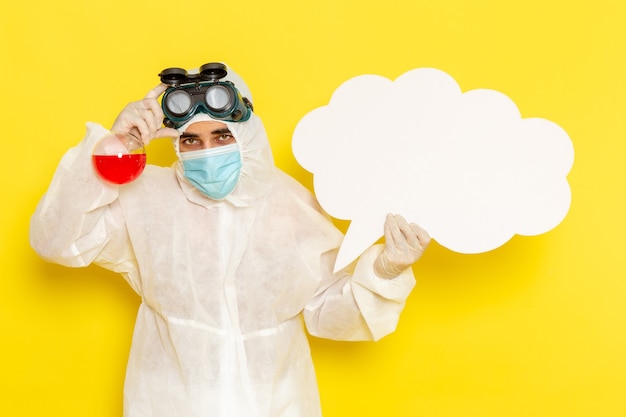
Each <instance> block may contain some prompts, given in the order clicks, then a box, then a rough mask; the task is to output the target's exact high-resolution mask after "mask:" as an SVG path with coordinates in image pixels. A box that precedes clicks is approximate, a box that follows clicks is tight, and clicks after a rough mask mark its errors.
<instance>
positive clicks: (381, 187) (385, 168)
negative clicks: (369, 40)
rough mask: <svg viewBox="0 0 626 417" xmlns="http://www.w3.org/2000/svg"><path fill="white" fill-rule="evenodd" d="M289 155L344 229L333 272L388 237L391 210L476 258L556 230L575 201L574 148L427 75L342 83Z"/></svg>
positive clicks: (554, 128) (485, 93)
mask: <svg viewBox="0 0 626 417" xmlns="http://www.w3.org/2000/svg"><path fill="white" fill-rule="evenodd" d="M292 147H293V152H294V155H295V157H296V159H297V161H298V162H299V163H300V165H302V167H303V168H304V169H306V170H308V171H309V172H311V173H313V175H314V178H313V181H314V190H315V194H316V196H317V198H318V200H319V202H320V204H321V205H322V207H323V208H324V210H326V211H327V212H328V213H329V214H330V215H331V216H333V217H335V218H338V219H345V220H351V223H350V226H349V228H348V230H347V233H346V236H345V238H344V241H343V243H342V245H341V248H340V250H339V254H338V257H337V261H336V264H335V269H336V270H338V269H340V268H342V267H344V266H346V265H347V264H349V263H350V262H352V261H353V260H354V259H356V258H357V257H358V256H359V255H360V254H361V253H362V252H363V251H364V250H365V249H367V247H369V246H370V245H371V244H373V243H374V242H376V241H377V240H378V239H379V238H380V237H381V236H382V235H383V223H384V221H385V216H386V214H387V213H398V214H401V215H403V216H404V217H405V218H406V219H407V220H408V221H410V222H415V223H417V224H419V225H421V226H422V227H424V228H425V229H426V230H427V231H428V232H429V233H430V235H431V236H432V237H433V239H435V240H436V241H437V242H438V243H439V244H441V245H442V246H445V247H447V248H448V249H451V250H453V251H455V252H460V253H468V254H471V253H481V252H487V251H490V250H493V249H495V248H497V247H499V246H501V245H503V244H504V243H506V242H507V241H509V240H510V239H511V238H512V237H513V236H514V235H515V234H519V235H524V236H533V235H538V234H541V233H545V232H547V231H549V230H551V229H552V228H554V227H555V226H557V225H558V224H559V223H560V222H561V221H562V220H563V218H564V217H565V215H566V214H567V211H568V210H569V206H570V202H571V192H570V187H569V184H568V182H567V175H568V173H569V171H570V169H571V167H572V164H573V161H574V149H573V146H572V142H571V140H570V138H569V136H568V135H567V133H566V132H565V131H564V130H563V129H562V128H561V127H559V126H558V125H557V124H555V123H553V122H550V121H548V120H546V119H541V118H526V119H522V117H521V115H520V112H519V110H518V108H517V106H516V105H515V103H514V102H513V101H512V100H510V99H509V98H508V97H507V96H506V95H504V94H502V93H500V92H498V91H495V90H488V89H477V90H471V91H467V92H462V91H461V89H460V87H459V85H458V84H457V83H456V81H455V80H454V79H453V78H452V77H451V76H450V75H448V74H446V73H445V72H443V71H440V70H437V69H433V68H418V69H414V70H411V71H409V72H407V73H405V74H403V75H402V76H400V77H399V78H397V79H396V80H395V81H391V80H389V79H387V78H385V77H381V76H378V75H361V76H358V77H355V78H352V79H350V80H348V81H346V82H345V83H343V84H342V85H341V86H339V88H338V89H337V90H336V91H335V92H334V93H333V95H332V97H331V99H330V102H329V104H328V105H326V106H323V107H320V108H317V109H315V110H313V111H311V112H310V113H308V114H306V115H305V116H304V117H303V118H302V119H301V120H300V121H299V123H298V125H297V126H296V129H295V131H294V134H293V140H292Z"/></svg>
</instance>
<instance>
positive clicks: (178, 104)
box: [165, 90, 191, 116]
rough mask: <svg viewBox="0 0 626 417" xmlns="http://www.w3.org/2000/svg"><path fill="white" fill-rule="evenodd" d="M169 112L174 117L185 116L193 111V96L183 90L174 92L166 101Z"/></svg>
mask: <svg viewBox="0 0 626 417" xmlns="http://www.w3.org/2000/svg"><path fill="white" fill-rule="evenodd" d="M165 106H166V107H167V110H168V111H169V112H170V113H171V114H172V115H174V116H183V115H185V114H186V113H187V112H188V111H189V110H191V96H190V95H189V94H188V93H187V92H186V91H183V90H176V91H173V92H172V93H171V94H170V95H168V97H167V100H166V101H165Z"/></svg>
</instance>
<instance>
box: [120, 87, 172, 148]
mask: <svg viewBox="0 0 626 417" xmlns="http://www.w3.org/2000/svg"><path fill="white" fill-rule="evenodd" d="M166 89H167V84H159V85H158V86H156V87H155V88H153V89H152V90H150V91H149V92H148V94H146V96H145V97H144V98H143V99H142V100H139V101H134V102H132V103H129V104H128V105H127V106H126V107H124V109H123V110H122V111H121V112H120V114H119V115H118V116H117V119H115V122H114V123H113V126H112V127H111V131H112V132H124V133H130V134H132V135H134V136H136V137H138V138H140V139H141V141H142V142H143V143H144V145H147V144H148V143H150V141H151V140H152V139H156V138H163V137H171V138H177V137H179V136H180V132H178V131H177V130H176V129H172V128H169V127H162V125H163V110H161V106H160V105H159V102H158V101H157V98H159V96H160V95H161V94H163V92H164V91H165V90H166Z"/></svg>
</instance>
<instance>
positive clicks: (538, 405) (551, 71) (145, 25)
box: [0, 0, 626, 417]
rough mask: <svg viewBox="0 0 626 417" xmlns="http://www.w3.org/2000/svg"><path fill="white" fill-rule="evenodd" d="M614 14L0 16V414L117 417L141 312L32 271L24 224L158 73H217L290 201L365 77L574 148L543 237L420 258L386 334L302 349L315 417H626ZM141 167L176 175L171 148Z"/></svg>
mask: <svg viewBox="0 0 626 417" xmlns="http://www.w3.org/2000/svg"><path fill="white" fill-rule="evenodd" d="M625 5H626V2H624V1H623V0H596V1H586V2H583V1H571V0H554V1H550V0H526V1H519V2H515V1H502V0H482V1H481V0H448V1H446V0H404V1H394V0H389V1H384V2H372V1H367V0H362V1H357V0H316V1H313V0H300V1H292V0H281V1H258V0H239V1H235V2H208V1H195V0H189V1H186V2H172V1H164V0H150V1H148V0H137V1H128V0H124V1H121V0H109V1H95V0H91V1H81V0H72V1H68V0H60V1H52V2H51V1H47V0H46V1H44V0H33V1H29V2H11V4H10V6H9V8H8V9H7V7H6V6H5V7H4V8H3V11H2V13H1V14H0V35H1V39H0V59H1V62H0V64H1V65H0V83H1V87H0V88H1V90H2V92H1V94H0V122H1V130H2V138H1V140H2V144H3V147H2V149H3V152H2V163H0V179H1V180H0V181H1V184H2V189H1V194H2V204H1V208H0V213H1V223H0V231H1V232H0V233H1V236H2V238H1V240H0V256H1V259H0V262H1V267H2V272H1V273H2V277H1V281H0V282H1V288H0V337H1V339H0V349H1V352H0V361H1V363H0V365H1V367H0V369H1V373H2V377H1V378H0V397H1V398H0V399H1V401H0V414H1V415H5V416H63V417H70V416H80V417H84V416H90V417H98V416H107V417H110V416H119V415H121V403H122V386H123V380H124V369H125V362H126V357H127V354H128V349H129V345H130V337H131V332H132V327H133V322H134V315H135V311H136V308H137V306H138V299H137V297H136V296H135V295H134V294H133V293H132V292H131V290H130V288H129V287H127V285H126V284H125V283H124V282H123V280H122V279H121V278H119V277H117V276H115V275H113V274H110V273H108V272H106V271H103V270H101V269H99V268H97V267H89V268H87V269H83V270H73V269H68V268H63V267H60V266H56V265H51V264H47V263H45V262H43V261H41V260H40V259H39V258H38V257H37V256H36V254H35V253H34V252H33V251H32V250H31V249H30V247H29V244H28V222H29V217H30V215H31V213H32V212H33V210H34V208H35V205H36V203H37V201H38V199H39V198H40V197H41V195H42V194H43V193H44V191H45V189H46V187H47V184H48V183H49V181H50V178H51V176H52V173H53V171H54V168H55V166H56V164H57V162H58V160H59V158H60V157H61V155H62V154H63V153H64V152H65V150H66V149H67V148H69V147H70V146H73V145H74V144H75V143H77V142H78V141H79V140H80V139H81V138H82V135H83V133H84V129H85V128H84V123H85V122H86V121H88V120H92V121H97V122H100V123H102V124H104V125H105V126H110V124H111V123H112V121H113V119H114V118H115V116H116V114H117V113H118V111H119V110H120V109H121V108H122V107H123V106H124V105H125V104H126V103H127V102H129V101H134V100H136V99H138V98H141V97H142V96H143V94H144V93H145V92H146V91H147V90H149V89H150V88H152V87H153V86H154V85H155V84H156V83H157V82H158V78H157V76H156V74H157V73H158V72H159V71H160V70H161V69H163V68H165V67H168V66H182V67H186V68H191V67H197V66H199V65H201V64H203V63H205V62H207V61H213V60H222V61H225V62H228V63H229V64H230V65H231V66H232V67H233V68H235V69H236V70H237V72H239V73H240V74H241V75H242V76H243V77H244V78H245V79H246V81H247V82H248V84H249V85H250V87H251V89H252V91H253V95H254V101H255V107H256V111H257V113H258V114H260V115H261V117H262V118H263V119H264V121H265V124H266V128H267V130H268V133H269V136H270V139H271V142H272V146H273V149H274V152H275V157H276V161H277V164H278V165H279V166H280V167H281V168H283V169H284V170H286V171H287V172H288V173H290V174H292V175H293V176H295V177H296V178H297V179H299V180H300V181H301V182H302V183H304V184H305V185H306V186H307V187H310V186H311V177H310V174H309V173H307V172H306V171H304V170H303V169H302V168H300V167H299V166H298V164H297V163H296V161H295V159H294V158H293V156H292V154H291V149H290V140H291V134H292V132H293V129H294V127H295V125H296V123H297V122H298V120H299V119H300V118H301V117H302V116H303V115H304V114H305V113H306V112H308V111H310V110H312V109H313V108H315V107H318V106H321V105H323V104H325V103H327V101H328V99H329V98H330V95H331V93H332V92H333V91H334V90H335V89H336V88H337V87H338V86H339V85H340V84H341V83H342V82H343V81H345V80H347V79H349V78H351V77H354V76H357V75H360V74H364V73H376V74H380V75H384V76H387V77H389V78H395V77H397V76H399V75H400V74H402V73H404V72H405V71H407V70H410V69H413V68H417V67H435V68H438V69H441V70H443V71H446V72H447V73H449V74H450V75H452V76H453V77H454V78H455V79H456V80H457V81H458V83H459V84H460V85H461V87H462V89H463V90H469V89H474V88H490V89H495V90H499V91H501V92H503V93H505V94H507V95H508V96H509V97H510V98H511V99H512V100H513V101H515V103H517V105H518V106H519V108H520V110H521V112H522V114H523V116H524V117H542V118H546V119H549V120H552V121H554V122H555V123H557V124H559V125H560V126H561V127H563V128H564V129H565V130H566V131H567V132H568V134H569V135H570V137H571V139H572V141H573V143H574V147H575V152H576V157H575V163H574V167H573V169H572V171H571V173H570V175H569V181H570V184H571V187H572V192H573V201H572V206H571V209H570V212H569V214H568V216H567V217H566V218H565V220H564V221H563V222H562V223H561V224H560V225H559V226H558V227H556V228H555V229H554V230H552V231H550V232H549V233H546V234H544V235H541V236H536V237H515V238H514V239H513V240H512V241H510V242H509V243H508V244H506V245H505V246H503V247H501V248H499V249H497V250H495V251H492V252H489V253H485V254H481V255H460V254H456V253H453V252H451V251H449V250H447V249H445V248H443V247H441V246H439V245H437V244H436V243H434V244H433V245H432V246H431V248H430V249H429V251H428V252H427V254H426V256H425V257H424V258H423V260H421V261H420V262H419V263H418V264H417V265H416V266H415V267H414V270H415V273H416V275H418V277H419V282H418V285H417V287H416V289H415V291H414V292H413V293H412V295H411V296H410V298H409V300H408V304H407V308H406V310H405V313H404V315H403V317H402V320H401V322H400V325H399V327H398V331H397V332H396V333H394V334H392V335H390V336H389V337H387V338H385V339H383V340H382V341H380V342H379V343H338V342H330V341H320V340H313V341H312V345H313V355H314V359H315V361H316V364H317V369H318V373H319V383H320V390H321V396H322V403H323V409H324V412H325V416H326V417H339V416H342V417H343V416H380V415H385V416H424V417H444V416H445V417H451V416H454V417H474V416H476V417H517V416H524V417H527V416H532V417H555V416H556V417H559V416H564V417H565V416H566V417H578V416H580V417H589V416H601V417H618V416H621V417H623V416H626V395H625V394H626V244H625V243H624V236H625V235H626V221H625V220H624V219H623V215H624V212H625V211H626V203H625V198H624V197H623V195H624V190H625V187H626V181H625V180H626V171H625V168H624V166H625V163H626V155H625V154H626V145H625V143H626V123H625V120H626V104H624V100H625V99H626V81H625V80H626V58H625V57H626V29H625V28H626V23H624V22H626V6H625ZM381 145H384V132H383V133H381ZM148 153H149V159H150V161H151V162H153V163H157V164H169V163H170V162H171V160H172V158H173V153H172V151H171V149H170V145H169V143H168V142H167V141H155V142H154V143H152V144H151V145H150V146H149V147H148ZM409 185H410V184H407V186H409ZM339 226H340V227H345V225H344V224H339Z"/></svg>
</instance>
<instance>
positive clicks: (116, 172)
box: [93, 153, 146, 185]
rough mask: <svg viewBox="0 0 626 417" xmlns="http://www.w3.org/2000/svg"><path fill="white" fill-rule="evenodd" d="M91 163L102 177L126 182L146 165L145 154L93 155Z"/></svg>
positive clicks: (139, 172)
mask: <svg viewBox="0 0 626 417" xmlns="http://www.w3.org/2000/svg"><path fill="white" fill-rule="evenodd" d="M93 165H94V167H95V169H96V172H97V173H98V175H100V177H101V178H102V179H104V180H106V181H109V182H112V183H113V184H119V185H121V184H126V183H129V182H131V181H134V180H135V179H136V178H137V177H139V175H141V173H142V172H143V169H144V168H145V167H146V154H145V153H144V154H142V153H138V154H119V155H93Z"/></svg>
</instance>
